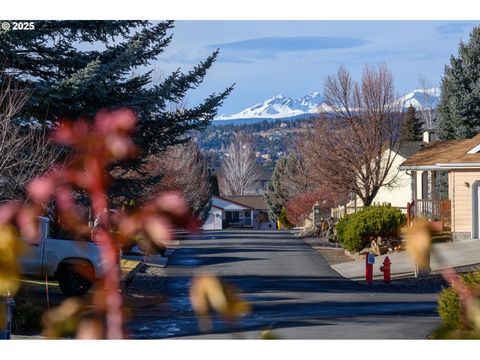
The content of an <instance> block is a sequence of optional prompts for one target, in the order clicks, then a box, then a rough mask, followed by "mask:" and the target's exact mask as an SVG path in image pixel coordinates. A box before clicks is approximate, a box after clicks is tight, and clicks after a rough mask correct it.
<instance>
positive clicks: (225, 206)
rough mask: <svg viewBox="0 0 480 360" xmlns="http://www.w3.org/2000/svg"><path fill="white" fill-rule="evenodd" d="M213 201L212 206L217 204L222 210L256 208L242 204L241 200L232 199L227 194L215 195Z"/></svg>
mask: <svg viewBox="0 0 480 360" xmlns="http://www.w3.org/2000/svg"><path fill="white" fill-rule="evenodd" d="M212 203H213V204H212V206H215V207H217V208H219V209H222V210H247V209H250V210H255V209H254V208H253V207H250V206H248V205H246V204H242V203H240V202H237V201H235V200H232V199H230V198H229V197H226V196H218V195H213V196H212Z"/></svg>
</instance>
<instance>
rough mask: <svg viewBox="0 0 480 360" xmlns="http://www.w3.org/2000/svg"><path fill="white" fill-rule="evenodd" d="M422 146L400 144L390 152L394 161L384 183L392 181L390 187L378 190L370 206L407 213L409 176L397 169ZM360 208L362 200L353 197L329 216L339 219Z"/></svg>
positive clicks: (386, 154) (422, 144)
mask: <svg viewBox="0 0 480 360" xmlns="http://www.w3.org/2000/svg"><path fill="white" fill-rule="evenodd" d="M424 145H425V142H421V141H418V142H407V143H404V144H402V146H401V147H400V148H399V149H397V150H396V151H395V150H392V156H394V160H393V163H392V166H391V169H390V173H389V174H388V177H387V181H386V182H389V183H390V182H391V180H393V181H392V182H391V185H390V186H382V187H381V188H380V190H378V193H377V195H376V196H375V199H374V200H373V204H372V205H384V204H388V205H390V206H393V207H396V208H399V209H400V210H402V211H403V212H405V213H406V212H407V205H408V202H409V201H410V199H411V198H412V186H411V178H410V175H407V174H406V173H405V172H404V171H400V170H399V167H400V165H401V164H403V163H404V162H405V161H406V160H407V159H408V158H409V157H410V156H412V155H413V154H415V153H416V152H417V151H418V150H420V149H421V148H422V146H424ZM389 153H390V151H385V152H384V156H385V157H387V156H388V155H389ZM385 161H386V160H385ZM362 207H363V202H362V200H361V199H360V198H359V197H358V196H357V195H355V196H354V197H353V198H352V199H351V200H350V201H349V202H348V203H347V204H344V205H340V206H338V207H336V208H333V209H332V211H331V214H332V216H333V217H336V218H340V217H342V216H343V215H344V214H345V213H347V214H352V213H354V212H356V211H357V210H359V209H360V208H362Z"/></svg>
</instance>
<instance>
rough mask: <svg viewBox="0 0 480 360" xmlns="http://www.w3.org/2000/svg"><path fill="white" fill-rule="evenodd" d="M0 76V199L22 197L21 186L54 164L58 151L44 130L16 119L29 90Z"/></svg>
mask: <svg viewBox="0 0 480 360" xmlns="http://www.w3.org/2000/svg"><path fill="white" fill-rule="evenodd" d="M0 77H1V84H0V201H2V202H3V201H6V200H12V199H16V200H24V199H25V185H26V184H27V183H28V182H29V181H31V180H32V179H33V178H35V177H37V176H40V175H42V174H43V173H45V172H46V171H47V170H49V169H50V168H51V167H52V166H53V165H54V164H56V163H57V162H58V160H59V158H60V154H61V150H60V148H59V147H57V146H54V145H53V144H51V142H50V141H49V139H48V133H47V132H48V131H47V130H48V129H44V128H42V127H40V126H35V124H34V123H33V122H31V121H25V120H24V121H22V120H21V119H19V118H18V113H19V112H20V110H21V109H22V108H23V106H24V105H25V103H26V102H27V100H28V98H29V96H30V91H29V90H28V89H26V88H24V87H22V86H21V85H19V83H18V82H16V81H15V80H13V79H12V78H11V77H10V76H8V74H6V72H5V71H4V70H2V71H1V72H0Z"/></svg>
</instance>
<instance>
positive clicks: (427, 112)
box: [418, 75, 437, 130]
mask: <svg viewBox="0 0 480 360" xmlns="http://www.w3.org/2000/svg"><path fill="white" fill-rule="evenodd" d="M418 82H419V83H420V88H421V89H422V91H423V92H424V93H425V94H426V96H425V98H424V104H425V106H424V108H423V109H421V110H420V111H419V114H420V118H421V119H422V121H423V124H424V127H423V128H424V129H428V130H434V129H435V126H436V119H437V109H436V107H435V103H434V100H433V99H434V98H433V97H431V96H428V95H430V94H431V92H432V91H433V90H434V89H435V88H434V86H433V85H432V84H431V83H430V82H429V81H428V80H427V79H426V78H425V77H424V76H423V75H420V76H419V77H418Z"/></svg>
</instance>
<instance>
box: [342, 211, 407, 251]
mask: <svg viewBox="0 0 480 360" xmlns="http://www.w3.org/2000/svg"><path fill="white" fill-rule="evenodd" d="M405 223H406V216H405V215H404V214H402V212H401V211H400V210H399V209H396V208H393V207H391V206H388V205H382V206H367V207H365V208H363V209H362V210H360V211H358V212H356V213H355V214H350V215H345V216H344V217H343V218H341V219H340V220H339V222H338V224H337V235H338V239H339V241H340V245H341V246H342V247H344V248H345V249H347V250H348V251H351V252H357V251H360V250H362V249H363V248H365V247H367V246H368V245H370V241H371V239H372V238H376V237H377V236H381V237H382V238H388V237H390V238H391V237H398V235H399V232H400V229H401V227H402V226H404V225H405Z"/></svg>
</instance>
